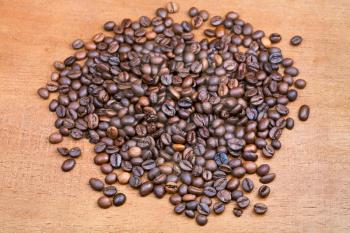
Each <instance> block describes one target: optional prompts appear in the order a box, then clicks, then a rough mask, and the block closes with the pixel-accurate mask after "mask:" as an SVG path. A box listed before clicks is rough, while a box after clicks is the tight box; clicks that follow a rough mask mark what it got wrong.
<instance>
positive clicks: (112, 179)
mask: <svg viewBox="0 0 350 233" xmlns="http://www.w3.org/2000/svg"><path fill="white" fill-rule="evenodd" d="M117 180H118V176H117V174H115V173H109V174H108V175H107V176H106V177H105V182H106V184H109V185H111V184H115V183H116V182H117Z"/></svg>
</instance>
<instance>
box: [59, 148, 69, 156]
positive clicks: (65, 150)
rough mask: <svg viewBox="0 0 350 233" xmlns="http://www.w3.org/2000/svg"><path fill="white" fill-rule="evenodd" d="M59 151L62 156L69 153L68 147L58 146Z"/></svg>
mask: <svg viewBox="0 0 350 233" xmlns="http://www.w3.org/2000/svg"><path fill="white" fill-rule="evenodd" d="M57 152H58V153H59V154H60V155H62V156H67V155H68V154H69V150H68V148H66V147H57Z"/></svg>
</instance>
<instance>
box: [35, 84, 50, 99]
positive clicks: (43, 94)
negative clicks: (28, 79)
mask: <svg viewBox="0 0 350 233" xmlns="http://www.w3.org/2000/svg"><path fill="white" fill-rule="evenodd" d="M37 93H38V95H39V96H40V97H41V98H42V99H45V100H46V99H48V98H49V95H50V93H49V91H48V90H47V88H44V87H42V88H39V89H38V91H37Z"/></svg>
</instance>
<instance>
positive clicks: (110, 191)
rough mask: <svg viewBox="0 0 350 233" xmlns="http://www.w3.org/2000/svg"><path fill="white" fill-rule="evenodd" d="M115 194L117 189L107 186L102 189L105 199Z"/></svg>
mask: <svg viewBox="0 0 350 233" xmlns="http://www.w3.org/2000/svg"><path fill="white" fill-rule="evenodd" d="M116 193H117V188H116V187H114V186H107V187H105V188H104V189H103V194H104V195H105V196H107V197H112V196H114V195H115V194H116Z"/></svg>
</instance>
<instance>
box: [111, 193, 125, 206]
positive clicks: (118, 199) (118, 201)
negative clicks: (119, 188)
mask: <svg viewBox="0 0 350 233" xmlns="http://www.w3.org/2000/svg"><path fill="white" fill-rule="evenodd" d="M125 201H126V196H125V194H124V193H117V194H116V195H115V196H114V197H113V205H115V206H121V205H123V204H124V203H125Z"/></svg>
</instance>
